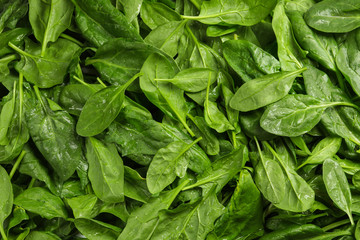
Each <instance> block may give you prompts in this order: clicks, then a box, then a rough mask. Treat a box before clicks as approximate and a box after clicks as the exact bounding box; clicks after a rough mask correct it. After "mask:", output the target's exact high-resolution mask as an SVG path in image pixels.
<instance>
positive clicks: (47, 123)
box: [25, 88, 83, 181]
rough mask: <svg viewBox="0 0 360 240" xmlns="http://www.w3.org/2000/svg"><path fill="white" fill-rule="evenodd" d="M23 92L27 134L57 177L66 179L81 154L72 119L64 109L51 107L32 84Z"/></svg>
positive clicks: (76, 164) (79, 142) (80, 157)
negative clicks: (33, 89) (25, 92)
mask: <svg viewBox="0 0 360 240" xmlns="http://www.w3.org/2000/svg"><path fill="white" fill-rule="evenodd" d="M35 93H36V97H35V96H34V94H33V93H32V92H28V93H27V94H26V112H25V114H26V121H27V123H28V125H29V131H30V135H31V138H32V139H33V141H34V143H35V145H36V147H37V148H38V149H39V151H40V152H41V154H42V155H43V156H44V157H45V159H46V160H47V161H48V162H49V164H50V165H51V167H52V168H53V169H54V170H55V173H56V174H57V176H58V177H60V179H61V180H63V181H64V180H67V179H68V178H69V177H71V175H72V174H73V173H74V171H75V170H76V168H77V166H78V164H79V162H80V160H81V159H82V158H83V154H82V146H81V141H80V139H79V138H78V136H77V135H76V132H75V121H74V119H73V118H72V117H71V116H70V114H69V113H67V112H65V111H56V112H54V111H52V110H51V109H50V107H49V105H48V102H47V100H46V99H45V98H44V97H43V96H42V95H41V93H40V91H39V89H38V88H35Z"/></svg>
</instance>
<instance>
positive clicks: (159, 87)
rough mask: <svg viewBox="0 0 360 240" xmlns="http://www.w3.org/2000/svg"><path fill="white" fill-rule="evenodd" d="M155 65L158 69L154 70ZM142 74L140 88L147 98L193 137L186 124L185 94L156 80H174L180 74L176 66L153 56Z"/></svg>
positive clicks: (149, 58)
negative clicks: (178, 122) (179, 123)
mask: <svg viewBox="0 0 360 240" xmlns="http://www.w3.org/2000/svg"><path fill="white" fill-rule="evenodd" d="M153 65H155V66H156V68H153ZM141 72H142V73H143V74H144V75H143V76H141V77H140V88H141V90H142V91H143V92H144V94H145V96H146V97H147V98H148V99H149V100H150V101H151V102H152V103H153V104H154V105H156V106H157V107H158V108H159V109H161V110H162V111H163V112H164V113H165V114H166V115H168V116H169V117H171V118H173V119H176V120H178V121H180V122H181V123H182V124H183V125H184V127H185V128H186V130H187V131H188V132H189V133H190V134H191V135H192V136H193V135H194V134H193V132H192V131H191V129H190V128H189V127H188V125H187V123H186V113H187V106H186V102H185V98H184V93H183V91H182V90H181V89H179V88H177V87H175V86H174V85H172V84H170V83H163V82H156V81H155V80H154V79H156V78H173V77H174V76H175V74H176V73H177V72H178V69H177V68H176V67H174V64H173V63H172V62H170V61H168V60H167V59H166V58H165V57H163V56H161V55H159V54H152V55H150V56H149V57H148V59H146V61H145V63H144V65H143V67H142V69H141Z"/></svg>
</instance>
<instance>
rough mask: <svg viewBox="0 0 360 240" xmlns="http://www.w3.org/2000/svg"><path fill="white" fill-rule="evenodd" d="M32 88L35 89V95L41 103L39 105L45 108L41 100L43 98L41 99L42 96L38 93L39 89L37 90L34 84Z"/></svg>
mask: <svg viewBox="0 0 360 240" xmlns="http://www.w3.org/2000/svg"><path fill="white" fill-rule="evenodd" d="M34 90H35V94H36V97H37V98H38V99H39V101H40V103H41V106H42V107H43V108H44V109H46V106H45V103H44V102H43V99H42V96H41V93H40V90H39V88H38V86H34Z"/></svg>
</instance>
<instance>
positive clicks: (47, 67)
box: [9, 39, 79, 88]
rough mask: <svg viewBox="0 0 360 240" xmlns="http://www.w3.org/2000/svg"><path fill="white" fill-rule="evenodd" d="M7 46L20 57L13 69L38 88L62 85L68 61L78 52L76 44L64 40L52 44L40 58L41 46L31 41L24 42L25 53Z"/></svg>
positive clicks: (12, 46) (11, 45) (14, 47)
mask: <svg viewBox="0 0 360 240" xmlns="http://www.w3.org/2000/svg"><path fill="white" fill-rule="evenodd" d="M9 45H10V47H11V48H13V49H14V50H15V51H16V52H17V53H19V54H20V55H21V61H20V62H18V63H17V64H16V66H15V68H16V69H17V70H18V71H19V72H21V73H22V74H24V77H25V78H26V80H27V81H29V82H31V83H33V84H36V85H37V86H38V87H40V88H50V87H53V86H55V85H57V84H61V83H63V81H64V77H65V75H66V70H67V69H68V67H69V65H70V61H71V59H72V58H73V57H74V55H76V54H77V52H78V50H79V46H78V45H77V44H75V43H72V42H71V41H68V40H65V39H59V40H58V41H56V42H55V43H52V44H51V45H50V46H49V47H48V48H46V52H45V53H44V54H43V56H40V54H41V46H39V45H37V44H35V43H34V42H32V41H31V40H26V41H25V51H23V50H21V49H20V48H18V47H16V46H15V45H14V44H12V43H9ZM60 49H61V51H60Z"/></svg>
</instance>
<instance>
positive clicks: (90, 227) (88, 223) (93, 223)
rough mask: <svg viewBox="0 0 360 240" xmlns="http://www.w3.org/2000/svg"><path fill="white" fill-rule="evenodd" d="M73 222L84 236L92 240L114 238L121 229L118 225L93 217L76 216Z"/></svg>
mask: <svg viewBox="0 0 360 240" xmlns="http://www.w3.org/2000/svg"><path fill="white" fill-rule="evenodd" d="M74 223H75V227H76V228H77V229H78V230H79V231H80V232H81V233H82V234H83V235H84V236H85V237H87V238H88V239H92V240H102V239H104V240H115V239H116V238H117V236H118V235H119V233H120V231H121V229H120V228H118V227H115V226H112V225H110V224H107V223H104V222H100V221H97V220H93V219H85V218H78V219H75V221H74ZM100 232H101V236H99V233H100Z"/></svg>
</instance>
